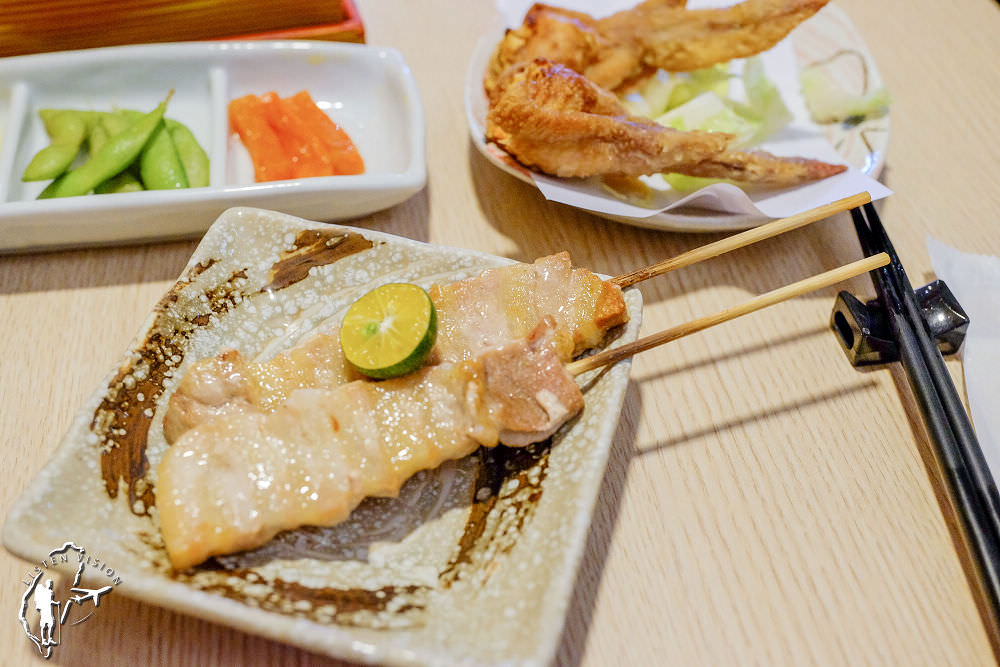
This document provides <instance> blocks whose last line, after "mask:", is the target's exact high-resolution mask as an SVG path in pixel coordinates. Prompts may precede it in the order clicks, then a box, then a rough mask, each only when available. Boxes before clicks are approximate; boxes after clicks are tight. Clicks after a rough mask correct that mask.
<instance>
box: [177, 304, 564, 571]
mask: <svg viewBox="0 0 1000 667" xmlns="http://www.w3.org/2000/svg"><path fill="white" fill-rule="evenodd" d="M555 329H556V325H555V322H554V321H553V320H552V319H551V318H545V320H544V321H543V322H542V323H541V324H540V325H539V326H538V328H537V329H536V330H535V331H534V332H533V333H532V335H531V336H529V337H528V338H527V339H524V340H522V341H517V342H513V343H509V344H508V345H506V346H504V347H501V348H495V349H492V350H488V351H486V352H483V353H482V354H481V355H480V356H479V357H478V358H476V359H474V360H470V361H463V362H457V363H442V364H439V365H437V366H427V367H425V368H423V369H421V370H420V371H417V372H416V373H413V374H411V375H408V376H404V377H401V378H396V379H393V380H386V381H383V382H362V381H356V382H350V383H348V384H344V385H341V386H339V387H336V388H333V389H298V390H295V391H292V392H291V393H290V394H289V396H288V397H287V399H285V400H284V401H283V402H281V403H280V404H279V405H277V406H276V407H274V409H273V410H270V411H264V410H262V409H259V408H254V407H248V408H247V409H245V410H243V411H242V412H239V413H236V412H234V413H230V414H224V415H221V416H219V417H217V418H215V419H212V420H210V421H206V422H204V423H202V424H199V425H198V426H196V427H194V428H192V429H190V430H188V431H187V432H185V433H184V435H183V436H181V437H180V439H179V440H178V441H177V442H176V443H174V445H173V446H172V447H171V448H170V449H169V450H167V452H166V454H165V455H164V458H163V460H162V461H161V463H160V465H159V468H158V469H157V477H158V481H157V506H158V508H159V514H160V524H161V530H162V533H163V538H164V542H165V544H166V548H167V552H168V554H169V556H170V560H171V563H172V564H173V566H174V567H175V568H177V569H184V568H188V567H192V566H194V565H197V564H198V563H200V562H202V561H203V560H205V559H206V558H208V557H210V556H213V555H219V554H225V553H231V552H234V551H239V550H243V549H250V548H253V547H256V546H259V545H261V544H263V543H264V542H266V541H267V540H269V539H270V538H271V537H273V536H274V535H275V534H276V533H278V532H279V531H281V530H286V529H291V528H296V527H298V526H303V525H320V526H329V525H334V524H336V523H339V522H341V521H343V520H344V519H345V518H347V516H348V515H349V514H350V512H351V511H352V510H353V509H354V507H356V506H357V505H358V503H360V502H361V500H362V499H364V498H365V497H366V496H395V495H396V494H397V493H398V492H399V488H400V487H401V486H402V484H403V482H405V481H406V480H407V479H408V478H409V477H410V476H412V475H413V474H414V473H416V472H418V471H420V470H424V469H427V468H433V467H436V466H438V465H440V464H441V463H442V462H443V461H445V460H448V459H455V458H460V457H462V456H466V455H467V454H470V453H471V452H473V451H475V449H477V448H478V447H479V446H481V445H485V446H487V447H492V446H495V445H496V444H498V442H503V443H505V444H508V445H514V446H518V445H525V444H528V443H531V442H537V441H540V440H544V439H545V438H547V437H549V436H550V435H551V434H552V433H554V432H555V431H556V430H557V429H558V428H559V427H560V426H561V425H562V424H564V423H565V422H566V421H567V420H568V419H570V418H571V417H573V416H574V415H576V414H577V413H578V412H579V411H580V410H582V409H583V396H582V395H581V393H580V389H579V388H578V387H577V385H576V383H575V382H574V380H573V378H572V376H570V375H569V374H568V373H567V372H566V370H565V368H564V366H563V364H562V362H561V360H560V358H559V356H558V354H557V352H556V345H555V338H554V331H555Z"/></svg>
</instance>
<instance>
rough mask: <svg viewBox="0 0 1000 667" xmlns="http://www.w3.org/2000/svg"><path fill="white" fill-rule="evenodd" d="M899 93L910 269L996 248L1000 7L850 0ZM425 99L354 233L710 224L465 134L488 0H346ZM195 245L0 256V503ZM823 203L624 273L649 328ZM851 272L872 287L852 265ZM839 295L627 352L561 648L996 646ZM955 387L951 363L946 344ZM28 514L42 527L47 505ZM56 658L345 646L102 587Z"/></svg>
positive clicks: (664, 239) (903, 398)
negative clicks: (559, 180)
mask: <svg viewBox="0 0 1000 667" xmlns="http://www.w3.org/2000/svg"><path fill="white" fill-rule="evenodd" d="M838 4H839V5H840V6H841V7H842V8H843V9H845V10H846V11H847V13H848V14H849V15H850V16H851V17H852V18H853V20H854V21H855V22H856V24H857V25H858V27H859V29H860V31H861V32H862V34H863V35H864V36H865V38H866V39H867V40H868V42H869V44H870V46H871V50H872V52H873V53H874V55H875V58H876V60H877V62H878V63H879V66H880V69H881V71H882V75H883V78H884V79H885V81H886V82H887V84H888V86H889V88H890V92H891V94H892V96H893V100H894V101H893V106H892V136H891V140H890V147H889V151H888V160H887V167H886V169H885V172H884V179H885V181H886V182H887V184H888V185H889V186H890V187H891V188H893V189H894V190H895V195H894V196H892V197H891V198H890V199H889V200H888V201H886V202H884V203H882V204H880V205H879V209H880V212H881V215H882V218H883V220H884V221H885V222H886V224H887V226H888V227H889V230H890V233H891V234H892V237H893V239H894V240H895V242H896V246H897V249H898V251H899V254H900V256H901V257H902V259H903V261H904V262H905V263H906V265H907V267H908V269H909V273H910V275H911V276H912V277H913V279H914V282H923V281H924V279H927V278H929V277H930V275H931V270H930V264H929V260H928V256H927V251H926V248H925V239H926V237H927V236H928V235H933V236H935V237H937V238H939V239H941V240H943V241H945V242H947V243H950V244H951V245H953V246H956V247H958V248H959V249H961V250H964V251H971V252H980V253H991V254H1000V219H998V218H1000V215H998V211H1000V179H998V176H1000V169H998V167H1000V160H998V158H997V150H996V148H995V146H994V144H995V143H996V140H997V137H998V136H1000V114H997V113H996V109H997V108H1000V68H997V67H996V66H995V65H994V64H993V63H996V62H998V61H1000V39H998V35H1000V8H998V5H997V4H996V3H994V2H991V1H989V0H962V1H960V2H954V3H941V2H932V1H931V0H911V1H910V2H902V1H901V0H892V1H889V0H886V1H884V2H877V3H874V2H864V1H863V0H839V2H838ZM359 5H360V10H361V14H362V17H363V18H364V21H365V25H366V32H367V36H368V41H369V43H372V44H377V45H390V46H393V47H396V48H398V49H400V50H401V51H402V53H403V55H404V57H405V58H406V60H407V61H408V62H409V64H410V66H411V68H412V70H413V73H414V74H415V76H416V78H417V80H418V83H419V85H420V88H421V91H422V95H423V99H424V105H425V110H426V114H427V138H428V166H429V174H430V177H429V184H428V187H427V188H426V189H425V190H424V191H423V192H421V193H419V194H418V195H417V196H415V197H413V198H412V199H411V200H409V201H408V202H406V203H405V204H402V205H400V206H397V207H395V208H393V209H391V210H388V211H385V212H382V213H379V214H377V215H373V216H370V217H368V218H365V219H362V220H359V221H357V224H359V225H360V226H362V227H367V228H371V229H377V230H380V231H385V232H390V233H395V234H401V235H405V236H408V237H411V238H415V239H419V240H423V241H430V242H434V243H442V244H447V245H453V246H462V247H467V248H474V249H477V250H482V251H487V252H491V253H496V254H500V255H506V256H509V257H513V258H515V259H519V260H530V259H532V258H534V257H536V256H539V255H544V254H547V253H551V252H554V251H558V250H563V249H568V250H570V251H571V252H572V254H573V258H574V261H575V262H576V263H577V264H579V265H582V266H587V267H590V268H591V269H594V270H596V271H601V272H604V273H607V274H612V275H617V274H621V273H624V272H626V271H629V270H632V269H634V268H636V267H638V266H641V265H644V264H649V263H652V262H654V261H657V260H660V259H663V258H665V257H669V256H671V255H674V254H678V253H680V252H683V251H686V250H689V249H691V248H694V247H696V246H697V245H700V244H702V243H705V242H707V241H710V240H715V239H717V238H719V237H718V236H711V235H709V236H705V235H696V234H673V233H662V232H654V231H648V230H642V229H637V228H632V227H628V226H624V225H620V224H616V223H613V222H608V221H605V220H603V219H600V218H597V217H595V216H592V215H589V214H587V213H583V212H580V211H576V210H572V209H569V208H567V207H564V206H561V205H557V204H550V203H547V202H546V201H544V200H543V199H542V197H541V196H540V195H539V194H538V193H537V192H536V191H535V190H533V189H532V188H531V187H529V186H527V185H525V184H523V183H521V182H518V181H517V180H515V179H514V178H511V177H509V176H507V175H505V174H503V173H501V172H499V171H498V170H497V169H495V168H494V167H492V166H491V165H490V164H488V163H487V162H486V161H485V160H484V159H482V158H481V157H480V156H479V154H478V153H477V152H476V151H475V149H474V148H472V146H471V145H470V143H469V140H468V137H467V135H466V133H465V120H464V111H463V100H462V95H463V92H462V89H463V81H464V74H465V67H466V63H467V61H468V58H469V55H470V53H471V52H472V48H473V45H474V44H475V42H476V40H477V38H478V36H479V35H480V34H481V33H482V31H484V30H485V29H486V28H487V26H488V25H489V24H490V22H491V20H492V15H493V9H492V3H491V2H490V1H489V0H480V1H479V2H469V3H465V2H462V3H459V2H447V1H446V0H433V1H430V0H429V1H427V2H419V3H418V2H401V1H397V2H388V1H387V0H370V1H367V2H361V3H359ZM193 248H194V242H181V243H170V244H161V245H151V246H143V247H130V248H117V249H98V250H79V251H68V252H58V253H43V254H34V255H27V256H17V257H4V258H0V323H2V324H0V327H2V331H3V334H4V335H3V336H0V365H2V373H0V406H2V408H0V438H2V441H0V448H2V449H0V452H2V461H3V466H2V470H0V517H5V516H6V514H7V511H8V509H9V507H10V506H11V504H12V503H13V501H14V499H15V498H16V497H17V496H18V495H19V494H20V493H21V491H22V490H23V489H24V488H25V486H26V485H27V484H28V483H29V481H30V480H31V479H32V478H33V477H34V476H35V475H36V474H37V473H38V471H39V470H40V469H41V467H42V466H43V464H44V463H45V461H46V460H47V458H48V456H49V455H50V453H51V452H52V451H53V449H54V448H55V446H56V444H57V442H58V441H59V439H60V437H61V435H62V434H63V432H64V431H65V429H66V428H67V426H68V424H69V421H70V419H71V416H72V415H73V414H74V413H75V411H76V410H77V409H78V408H79V406H80V404H81V402H82V401H83V400H84V398H85V397H86V396H87V395H89V394H90V393H91V392H92V391H93V390H94V388H95V387H96V386H97V384H98V382H99V381H100V379H101V378H102V377H103V376H104V374H105V373H107V372H108V371H109V369H110V368H112V367H113V366H114V364H115V363H117V361H118V360H119V358H120V356H121V354H122V352H123V351H124V350H125V349H126V346H127V345H128V343H129V341H130V339H131V337H132V335H133V334H134V333H135V332H136V331H137V330H138V328H139V326H140V324H141V323H142V321H143V319H144V318H145V316H146V314H147V313H148V312H149V311H150V309H151V308H152V307H153V305H154V303H155V302H156V301H157V299H158V298H159V296H160V295H161V294H162V293H163V292H164V291H166V289H167V288H168V286H169V285H171V284H172V282H173V280H174V279H175V278H176V277H177V275H178V274H179V272H180V271H181V268H182V267H183V266H184V264H185V262H186V260H187V258H188V256H189V255H190V254H191V252H192V250H193ZM859 257H860V251H859V249H858V246H857V243H856V241H855V240H854V235H853V231H852V227H851V223H850V220H849V218H848V217H847V216H846V215H839V216H837V217H835V218H832V219H830V220H827V221H825V222H820V223H817V224H814V225H811V226H809V227H807V228H804V229H800V230H797V231H793V232H791V233H789V234H787V235H784V236H782V237H779V238H776V239H771V240H767V241H764V242H762V243H759V244H757V245H754V246H752V247H749V248H745V249H742V250H738V251H736V252H734V253H731V254H729V255H726V256H723V257H719V258H716V259H713V260H710V261H707V262H704V263H702V264H698V265H695V266H692V267H688V268H685V269H683V270H680V271H676V272H673V273H671V274H668V275H666V276H662V277H660V278H657V279H655V280H653V281H650V282H648V283H644V284H643V285H642V286H641V289H642V291H643V294H644V296H645V299H646V310H645V320H644V324H643V332H644V333H650V332H653V331H657V330H660V329H664V328H667V327H669V326H671V325H675V324H678V323H680V322H683V321H685V320H688V319H692V318H694V317H696V316H699V315H704V314H707V313H711V312H714V311H716V310H720V309H722V308H725V307H727V306H730V305H733V304H735V303H737V302H740V301H742V300H744V299H746V298H747V297H749V296H751V295H754V294H759V293H761V292H764V291H767V290H770V289H773V288H775V287H778V286H780V285H782V284H784V283H788V282H791V281H794V280H797V279H800V278H803V277H806V276H808V275H811V274H814V273H818V272H821V271H824V270H828V269H831V268H833V267H835V266H837V265H839V264H842V263H846V262H848V261H851V260H854V259H857V258H859ZM847 288H848V289H851V290H853V291H854V292H856V293H858V294H862V295H867V294H870V293H871V292H872V289H871V285H870V284H869V283H868V281H867V279H856V280H854V281H852V282H851V283H850V284H848V286H847ZM835 293H836V289H827V290H825V291H822V292H819V293H816V294H813V295H810V296H808V297H803V298H799V299H795V300H793V301H790V302H787V303H784V304H781V305H778V306H776V307H774V308H772V309H769V310H765V311H762V312H759V313H756V314H754V315H751V316H748V317H746V318H742V319H740V320H738V321H734V322H730V323H727V324H724V325H721V326H719V327H716V328H713V329H710V330H708V331H705V332H702V333H700V334H697V335H695V336H691V337H689V338H686V339H684V340H683V341H681V342H679V343H676V344H672V345H668V346H665V347H663V348H659V349H657V350H654V351H651V352H648V353H646V354H644V355H643V356H641V357H639V358H637V359H636V362H635V365H634V367H633V372H632V379H633V382H632V384H631V386H630V389H629V391H628V395H627V398H626V403H625V408H624V410H623V413H622V415H621V420H620V423H619V426H618V430H617V433H616V435H615V438H614V442H613V449H612V452H611V458H610V463H609V467H608V471H607V475H606V478H605V480H604V484H603V487H602V489H601V492H600V496H599V499H598V504H597V507H596V510H595V515H594V518H593V524H592V528H591V531H590V534H589V537H588V541H587V547H586V555H585V557H584V560H583V562H582V565H581V569H580V572H579V577H578V581H577V585H576V589H575V592H574V594H573V598H572V601H571V604H570V609H569V613H568V616H567V618H566V626H565V630H564V633H563V636H562V638H561V644H560V649H559V652H558V657H557V662H558V663H559V664H560V665H576V664H583V665H618V664H621V665H664V664H669V665H754V664H766V665H844V664H856V665H963V666H964V665H985V664H993V663H995V662H996V656H995V653H994V650H993V648H992V646H993V643H992V642H991V637H993V634H992V633H991V632H990V631H988V629H987V628H988V627H989V626H988V624H986V623H984V621H983V618H982V617H981V615H980V612H979V609H978V606H977V599H978V598H977V595H976V592H975V589H974V586H973V585H972V584H970V581H972V579H971V577H970V567H969V560H968V558H967V557H966V556H965V555H964V554H963V552H962V542H961V536H960V535H959V534H958V533H957V532H956V530H955V529H954V525H955V517H954V515H953V513H952V511H951V509H950V506H949V504H948V503H949V501H948V498H947V494H945V493H944V492H943V490H942V488H943V487H942V486H941V484H940V483H939V481H938V480H939V476H938V472H937V470H936V467H935V462H934V459H933V455H932V454H931V453H930V449H929V444H928V439H927V437H926V435H925V433H924V431H923V428H922V426H921V424H920V421H919V416H918V413H917V410H916V407H915V404H914V402H913V400H912V398H911V396H910V394H909V391H908V389H907V387H906V382H905V378H904V377H903V375H902V373H901V372H900V371H899V370H898V369H896V368H892V367H886V368H877V369H873V370H868V371H864V372H859V371H856V370H855V369H853V368H851V366H850V365H849V364H848V363H847V362H846V360H845V357H844V355H843V354H842V353H841V351H840V349H839V347H838V344H837V341H836V339H835V337H834V335H833V334H832V333H831V332H830V331H829V329H828V328H827V320H828V318H829V314H830V310H831V308H832V305H833V298H834V295H835ZM949 367H950V368H951V370H952V371H953V373H955V375H956V379H957V382H958V385H959V387H960V388H961V387H962V382H961V375H960V362H958V361H956V360H952V361H949ZM40 520H44V518H41V517H40ZM26 568H27V566H26V564H25V563H23V562H22V561H19V560H17V559H15V558H14V557H12V556H10V555H9V554H8V553H6V552H0V619H5V620H3V622H0V646H3V647H4V650H3V657H2V658H0V662H2V663H3V664H5V665H31V664H42V661H41V659H40V658H39V656H38V653H37V651H36V650H35V647H34V646H33V645H32V644H31V643H30V642H28V640H27V639H26V638H25V637H24V634H23V633H22V631H21V628H20V626H19V625H18V624H17V622H16V610H17V605H18V601H19V599H20V596H21V594H22V592H23V584H21V583H20V582H21V579H22V574H23V572H25V571H26ZM51 662H52V663H55V664H65V665H137V664H138V665H334V664H339V663H337V662H336V661H334V660H330V659H327V658H323V657H320V656H315V655H312V654H309V653H306V652H303V651H300V650H297V649H294V648H291V647H288V646H284V645H281V644H278V643H275V642H272V641H268V640H265V639H260V638H257V637H253V636H249V635H246V634H243V633H241V632H238V631H235V630H231V629H228V628H226V627H223V626H220V625H214V624H211V623H206V622H203V621H199V620H195V619H193V618H188V617H185V616H182V615H178V614H175V613H172V612H167V611H164V610H161V609H159V608H155V607H152V606H149V605H145V604H142V603H140V602H136V601H133V600H130V599H128V598H126V597H124V596H116V595H111V596H108V597H106V598H105V599H104V600H103V601H102V604H101V607H100V610H99V613H98V614H97V615H96V616H95V617H94V618H92V619H90V620H89V621H88V622H87V623H85V624H82V625H80V626H77V627H74V628H73V629H72V635H71V637H69V636H68V637H67V638H66V640H65V641H64V642H63V644H62V646H60V647H59V649H58V650H57V652H56V654H55V655H54V656H53V658H52V660H51Z"/></svg>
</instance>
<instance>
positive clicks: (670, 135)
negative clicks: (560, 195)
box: [486, 59, 732, 177]
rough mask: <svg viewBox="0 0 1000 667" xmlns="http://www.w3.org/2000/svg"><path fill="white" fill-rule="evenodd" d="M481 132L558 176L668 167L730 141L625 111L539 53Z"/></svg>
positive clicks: (637, 172)
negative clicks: (537, 57) (635, 115)
mask: <svg viewBox="0 0 1000 667" xmlns="http://www.w3.org/2000/svg"><path fill="white" fill-rule="evenodd" d="M486 136H487V139H490V140H492V141H496V142H497V143H498V144H499V145H500V146H502V147H503V148H504V149H505V150H506V151H507V152H509V153H510V154H511V155H513V156H515V157H516V158H517V159H518V160H520V161H521V162H522V163H524V164H526V165H528V166H531V167H537V168H538V169H540V170H542V171H544V172H546V173H550V174H555V175H556V176H563V177H574V176H579V177H583V176H591V175H593V174H609V173H618V174H630V175H635V176H637V175H640V174H651V173H657V172H662V171H669V170H670V168H671V167H673V166H674V165H677V164H692V163H698V162H701V161H702V160H707V159H709V158H710V157H712V156H714V155H717V154H718V153H720V152H721V151H723V150H724V149H725V148H726V146H727V144H728V143H729V141H730V140H731V139H732V136H731V135H728V134H723V133H721V132H680V131H678V130H674V129H671V128H668V127H663V126H662V125H658V124H656V123H654V122H652V121H649V120H646V119H643V118H637V117H634V116H629V115H628V114H627V113H626V112H625V110H624V109H623V108H622V106H621V105H620V104H619V103H618V100H617V98H616V97H615V96H614V95H612V94H611V93H609V92H608V91H606V90H603V89H601V88H599V87H598V86H597V85H595V84H594V83H592V82H591V81H589V80H588V79H586V78H584V77H583V76H581V75H580V74H578V73H576V72H575V71H573V70H572V69H570V68H568V67H566V66H564V65H559V64H556V63H551V62H547V61H545V60H541V59H539V60H536V61H535V62H532V63H530V64H529V65H527V66H524V67H522V68H521V69H520V71H519V72H518V75H517V76H515V77H513V78H512V79H511V81H510V83H509V84H508V85H507V87H506V88H505V90H504V92H503V94H502V95H501V97H500V99H499V101H498V102H497V103H496V104H495V105H494V106H493V107H492V108H491V109H490V111H489V113H488V114H487V116H486Z"/></svg>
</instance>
